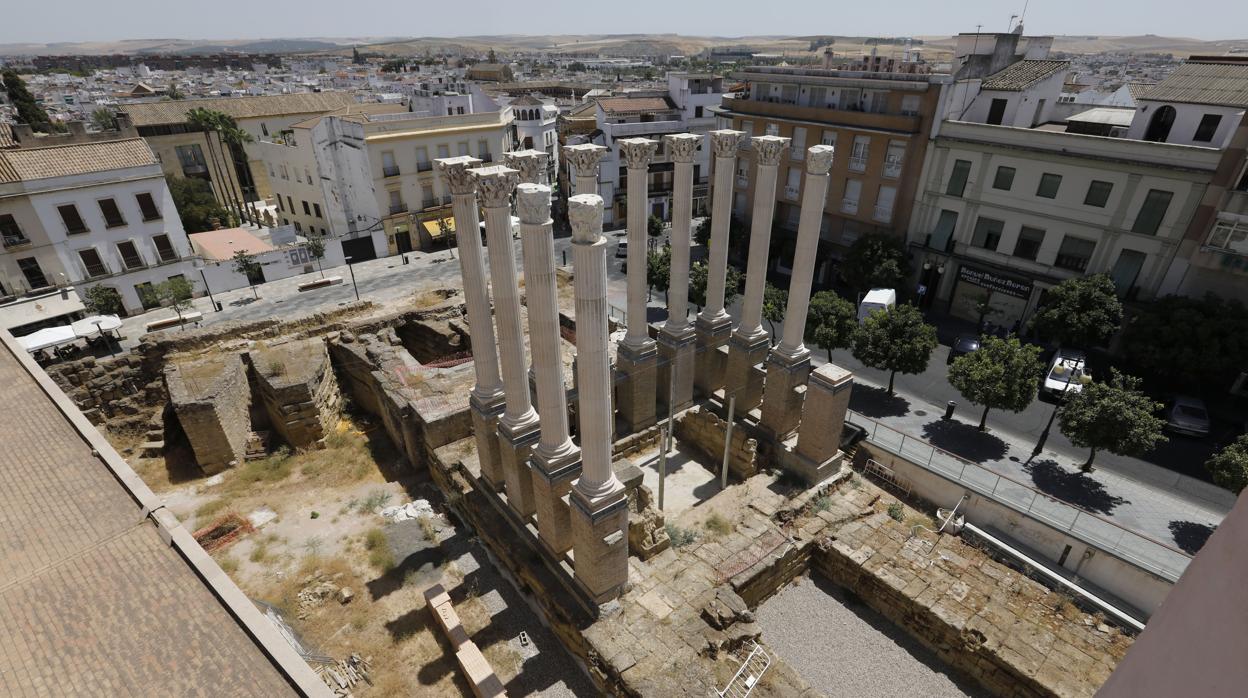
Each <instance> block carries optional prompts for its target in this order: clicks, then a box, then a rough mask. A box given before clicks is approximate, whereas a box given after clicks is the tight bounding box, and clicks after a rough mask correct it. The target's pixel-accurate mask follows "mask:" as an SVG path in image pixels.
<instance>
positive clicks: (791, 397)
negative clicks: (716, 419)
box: [762, 145, 834, 440]
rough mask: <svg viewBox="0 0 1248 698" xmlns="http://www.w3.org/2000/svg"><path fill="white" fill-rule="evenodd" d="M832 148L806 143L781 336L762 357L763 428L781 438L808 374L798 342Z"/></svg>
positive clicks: (789, 429) (798, 409)
mask: <svg viewBox="0 0 1248 698" xmlns="http://www.w3.org/2000/svg"><path fill="white" fill-rule="evenodd" d="M833 150H834V149H833V147H832V146H830V145H816V146H811V147H810V148H809V149H807V152H806V183H805V186H804V187H803V190H802V211H801V218H799V219H798V224H797V249H796V251H795V252H794V254H793V274H792V275H791V276H790V277H789V304H788V307H787V308H786V309H785V312H784V335H783V337H782V339H781V341H780V344H779V345H777V346H776V348H774V349H772V350H771V353H770V354H769V355H768V356H767V386H766V389H765V392H764V395H763V417H762V426H763V429H764V430H765V431H767V432H769V433H770V434H771V435H772V436H773V437H774V438H776V439H781V440H782V439H784V438H786V437H788V435H789V434H791V433H793V430H794V429H797V424H798V422H799V421H801V418H802V397H803V396H804V395H805V392H806V379H807V377H808V376H809V375H810V350H809V349H807V348H806V345H805V344H804V343H803V342H802V334H803V333H804V331H805V329H806V312H807V311H808V310H809V309H810V285H811V281H812V280H813V279H814V276H815V258H816V257H817V256H818V252H819V228H820V226H821V225H822V222H823V206H824V204H825V203H826V202H827V200H828V170H830V169H831V168H832V153H833Z"/></svg>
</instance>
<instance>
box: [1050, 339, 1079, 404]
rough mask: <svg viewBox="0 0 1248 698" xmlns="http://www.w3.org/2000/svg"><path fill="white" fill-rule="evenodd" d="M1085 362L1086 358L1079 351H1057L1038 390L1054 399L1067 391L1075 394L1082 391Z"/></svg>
mask: <svg viewBox="0 0 1248 698" xmlns="http://www.w3.org/2000/svg"><path fill="white" fill-rule="evenodd" d="M1087 361H1088V358H1087V356H1085V355H1084V353H1083V352H1081V351H1074V350H1072V349H1058V350H1057V353H1056V354H1054V355H1053V361H1052V362H1050V363H1049V370H1048V371H1046V372H1045V374H1044V382H1043V383H1041V384H1040V390H1041V391H1042V392H1044V393H1045V394H1046V395H1049V396H1050V397H1054V398H1061V397H1062V396H1063V395H1065V393H1066V392H1067V391H1070V392H1073V393H1077V392H1079V391H1080V390H1083V381H1084V376H1085V375H1086V371H1087V368H1086V367H1087Z"/></svg>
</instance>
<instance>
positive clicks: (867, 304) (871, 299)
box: [858, 288, 897, 324]
mask: <svg viewBox="0 0 1248 698" xmlns="http://www.w3.org/2000/svg"><path fill="white" fill-rule="evenodd" d="M895 305H897V292H896V291H894V290H893V289H891V288H873V289H871V290H870V291H868V292H867V295H865V296H863V297H862V302H861V303H859V304H858V323H859V324H861V323H862V321H863V320H866V319H867V316H868V315H870V314H871V313H874V312H875V311H877V310H888V309H889V308H892V307H893V306H895Z"/></svg>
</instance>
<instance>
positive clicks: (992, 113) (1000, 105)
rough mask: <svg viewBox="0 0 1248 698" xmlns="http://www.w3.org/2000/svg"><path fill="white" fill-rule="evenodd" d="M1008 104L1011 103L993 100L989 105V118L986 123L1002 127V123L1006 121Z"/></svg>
mask: <svg viewBox="0 0 1248 698" xmlns="http://www.w3.org/2000/svg"><path fill="white" fill-rule="evenodd" d="M1007 104H1009V102H1008V101H1007V100H1004V99H994V100H992V103H991V104H989V105H988V118H987V120H986V123H989V124H993V125H995V126H1000V125H1001V122H1002V121H1004V120H1005V106H1006V105H1007Z"/></svg>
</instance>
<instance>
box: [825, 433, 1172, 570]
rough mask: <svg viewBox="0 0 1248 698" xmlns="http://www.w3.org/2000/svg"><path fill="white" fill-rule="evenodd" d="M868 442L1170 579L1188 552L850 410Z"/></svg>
mask: <svg viewBox="0 0 1248 698" xmlns="http://www.w3.org/2000/svg"><path fill="white" fill-rule="evenodd" d="M848 419H849V420H850V421H852V422H853V423H855V424H857V425H859V426H861V427H863V428H864V429H866V432H867V437H866V438H867V440H869V441H870V442H871V443H872V444H874V445H876V446H878V447H880V448H882V449H884V450H886V451H888V452H890V453H892V454H894V455H897V456H900V457H902V458H905V459H906V460H907V461H910V462H911V463H914V464H916V465H919V466H920V467H923V468H925V469H927V470H929V471H931V472H933V473H935V474H937V475H940V476H941V477H944V478H946V479H948V480H952V481H954V482H957V483H959V484H961V485H963V486H964V487H966V488H967V489H969V490H972V491H975V492H978V493H979V494H981V495H983V496H985V497H988V498H989V499H992V500H993V501H995V502H998V503H1000V504H1003V505H1005V506H1007V507H1009V508H1011V509H1014V510H1016V511H1018V512H1020V513H1022V514H1025V515H1026V516H1029V517H1031V518H1033V519H1036V520H1038V521H1042V522H1044V523H1046V524H1048V525H1049V526H1052V527H1053V528H1056V529H1058V530H1060V531H1064V532H1066V533H1069V534H1070V535H1071V536H1073V537H1075V538H1078V539H1079V540H1082V541H1084V542H1086V543H1088V544H1089V545H1092V546H1095V547H1097V548H1100V549H1101V550H1104V551H1106V552H1109V553H1112V554H1114V555H1116V556H1118V557H1120V558H1122V559H1124V560H1126V561H1128V562H1131V563H1132V564H1134V565H1136V566H1138V567H1141V568H1143V569H1146V570H1148V571H1150V572H1152V573H1153V574H1156V575H1159V576H1161V577H1163V578H1165V579H1168V580H1170V581H1177V580H1178V578H1179V575H1181V574H1183V570H1185V569H1187V565H1188V563H1190V562H1191V561H1192V556H1191V555H1188V554H1187V553H1185V552H1183V551H1182V550H1179V549H1177V548H1174V547H1171V546H1169V545H1166V544H1165V543H1162V542H1161V541H1158V540H1155V539H1153V538H1149V537H1148V536H1145V535H1143V534H1141V533H1137V532H1135V531H1132V530H1130V529H1127V528H1124V527H1122V526H1120V525H1118V524H1116V523H1114V522H1112V521H1110V520H1108V519H1106V518H1104V517H1101V516H1097V515H1096V514H1092V513H1089V512H1087V511H1085V510H1083V509H1081V508H1079V507H1077V506H1075V505H1074V504H1071V503H1069V502H1066V501H1063V500H1061V499H1058V498H1057V497H1053V496H1051V495H1048V494H1045V493H1043V492H1041V491H1040V490H1037V489H1036V488H1034V487H1032V486H1030V485H1026V484H1024V483H1022V482H1019V481H1017V480H1014V479H1012V478H1010V477H1008V476H1005V475H1002V474H1000V473H997V472H995V471H992V470H989V469H988V468H985V467H983V466H981V465H978V464H976V463H972V462H971V461H968V460H966V459H965V458H961V457H959V456H956V455H954V454H952V453H949V452H948V451H945V450H942V449H939V448H936V447H935V446H933V445H931V444H930V443H928V442H926V441H924V440H922V439H917V438H915V437H913V436H909V435H908V434H903V433H902V432H899V431H897V430H896V429H892V428H890V427H887V426H884V425H883V424H880V423H879V422H877V421H875V420H874V419H871V418H870V417H866V416H864V415H862V414H859V413H857V412H854V411H852V410H851V411H850V412H849V417H848Z"/></svg>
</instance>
